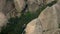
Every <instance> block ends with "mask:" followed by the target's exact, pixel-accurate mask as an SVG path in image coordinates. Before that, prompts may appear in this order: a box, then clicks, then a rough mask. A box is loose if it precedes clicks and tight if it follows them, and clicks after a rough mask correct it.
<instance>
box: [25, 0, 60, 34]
mask: <svg viewBox="0 0 60 34" xmlns="http://www.w3.org/2000/svg"><path fill="white" fill-rule="evenodd" d="M59 7H60V2H59V1H58V2H57V3H56V4H55V5H53V6H51V7H47V8H46V9H44V10H43V11H42V12H41V14H40V15H39V16H38V19H37V20H36V21H35V22H33V20H32V21H31V22H30V23H31V24H32V23H33V24H35V23H36V24H37V23H40V25H39V26H38V27H40V26H41V25H42V30H41V29H39V30H41V31H42V33H38V32H35V31H38V30H35V29H36V27H35V28H34V30H32V31H34V34H35V33H36V34H37V33H38V34H56V33H57V34H60V33H58V32H57V30H58V31H59V32H60V30H59V28H58V27H59V26H58V25H59V22H60V20H59V18H60V15H59V14H60V10H59ZM30 23H28V24H27V27H26V28H27V29H26V30H25V31H26V33H28V32H29V31H27V30H29V29H28V28H30V29H32V28H31V27H32V26H31V25H29V24H30ZM36 24H35V25H36ZM28 25H29V26H28ZM36 26H37V25H36ZM38 27H37V28H38ZM30 31H31V30H30ZM41 31H39V32H41ZM28 34H30V32H29V33H28Z"/></svg>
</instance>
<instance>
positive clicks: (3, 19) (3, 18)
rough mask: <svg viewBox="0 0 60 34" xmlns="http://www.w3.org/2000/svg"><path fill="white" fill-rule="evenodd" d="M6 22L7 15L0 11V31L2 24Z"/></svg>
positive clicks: (4, 24)
mask: <svg viewBox="0 0 60 34" xmlns="http://www.w3.org/2000/svg"><path fill="white" fill-rule="evenodd" d="M7 23H8V20H7V17H6V16H5V15H4V13H2V12H0V32H1V28H2V27H3V26H6V24H7Z"/></svg>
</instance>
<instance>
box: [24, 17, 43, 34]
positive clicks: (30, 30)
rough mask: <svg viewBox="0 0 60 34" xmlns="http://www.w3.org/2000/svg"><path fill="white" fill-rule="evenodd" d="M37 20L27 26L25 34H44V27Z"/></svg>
mask: <svg viewBox="0 0 60 34" xmlns="http://www.w3.org/2000/svg"><path fill="white" fill-rule="evenodd" d="M37 19H38V18H36V19H34V20H32V21H31V22H29V23H28V24H27V27H26V29H25V31H26V33H25V34H42V27H41V23H40V22H39V23H37Z"/></svg>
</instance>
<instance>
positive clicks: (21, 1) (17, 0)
mask: <svg viewBox="0 0 60 34" xmlns="http://www.w3.org/2000/svg"><path fill="white" fill-rule="evenodd" d="M14 4H15V8H16V9H17V11H18V12H21V11H22V10H23V8H25V4H26V3H25V0H14Z"/></svg>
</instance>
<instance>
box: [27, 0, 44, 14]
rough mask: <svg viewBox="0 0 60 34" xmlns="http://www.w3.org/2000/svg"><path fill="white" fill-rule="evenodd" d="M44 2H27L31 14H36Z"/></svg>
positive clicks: (30, 0)
mask: <svg viewBox="0 0 60 34" xmlns="http://www.w3.org/2000/svg"><path fill="white" fill-rule="evenodd" d="M42 3H43V0H27V4H28V9H29V11H30V12H31V13H34V12H36V10H37V9H38V8H39V6H41V5H42Z"/></svg>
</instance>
